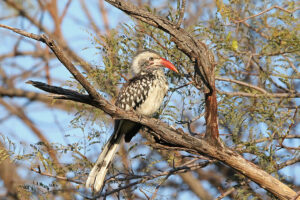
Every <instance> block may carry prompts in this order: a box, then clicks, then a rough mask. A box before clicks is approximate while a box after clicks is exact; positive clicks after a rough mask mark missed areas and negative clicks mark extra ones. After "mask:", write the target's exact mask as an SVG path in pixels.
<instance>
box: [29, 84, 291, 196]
mask: <svg viewBox="0 0 300 200" xmlns="http://www.w3.org/2000/svg"><path fill="white" fill-rule="evenodd" d="M29 83H31V84H33V85H34V86H35V87H38V88H40V89H42V90H45V91H48V92H51V93H54V94H59V95H61V96H57V97H56V98H59V99H71V100H75V101H78V102H82V103H86V104H89V105H92V106H95V107H97V108H99V109H101V110H103V111H105V112H106V113H108V114H110V115H111V116H112V117H114V118H122V119H128V120H131V121H134V122H138V123H141V124H144V125H146V126H148V127H149V128H151V129H152V130H153V131H154V132H152V131H151V132H150V133H151V134H153V135H154V136H155V137H157V138H159V139H160V140H161V141H162V142H164V143H167V144H170V145H173V146H178V147H183V148H184V149H185V150H186V151H187V152H190V153H198V154H200V155H206V156H209V157H211V158H214V159H217V160H219V161H221V162H223V163H225V164H227V165H229V166H230V167H232V168H234V169H236V170H237V171H238V172H240V173H241V174H243V175H245V176H247V177H248V178H250V179H251V180H252V181H254V182H256V183H257V184H259V185H261V187H263V188H264V189H266V190H268V191H270V192H271V193H273V194H274V195H276V196H277V197H279V198H280V199H289V198H292V197H294V196H295V195H296V192H295V191H293V190H292V189H290V188H289V187H288V186H286V185H285V184H283V183H282V182H280V181H279V180H277V179H276V178H274V177H273V176H271V175H269V174H268V173H266V172H265V171H264V170H262V169H260V168H259V167H257V166H256V165H254V164H253V163H251V162H249V161H247V160H245V159H244V158H243V157H242V156H241V155H239V154H238V153H236V152H234V151H232V150H231V149H229V148H227V147H223V148H222V149H221V148H219V147H217V146H214V145H211V144H210V143H208V142H207V141H205V140H203V139H200V138H197V137H193V136H191V135H189V134H187V133H185V132H183V131H182V130H181V129H174V128H172V127H170V126H168V125H167V124H165V123H163V122H161V121H160V120H157V119H153V118H148V117H145V116H140V115H137V114H136V113H134V112H132V111H131V112H128V111H124V110H122V109H120V108H118V107H116V106H114V105H112V104H110V103H109V102H107V101H106V100H104V99H103V100H102V101H100V102H98V101H97V100H94V99H92V98H90V97H89V95H84V94H80V93H78V92H75V91H72V90H67V89H62V88H59V87H54V86H49V85H47V84H43V83H40V82H35V81H31V82H29ZM64 93H65V94H64Z"/></svg>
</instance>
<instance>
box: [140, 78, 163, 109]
mask: <svg viewBox="0 0 300 200" xmlns="http://www.w3.org/2000/svg"><path fill="white" fill-rule="evenodd" d="M167 90H168V85H167V84H166V82H165V81H162V80H159V79H158V80H155V81H154V82H153V85H152V87H150V89H149V93H148V97H147V99H146V100H145V102H144V103H142V104H141V105H140V107H139V108H137V110H136V111H137V112H138V113H140V114H142V115H152V114H154V113H155V112H156V111H157V110H158V109H159V107H160V105H161V103H162V101H163V99H164V97H165V95H166V93H167Z"/></svg>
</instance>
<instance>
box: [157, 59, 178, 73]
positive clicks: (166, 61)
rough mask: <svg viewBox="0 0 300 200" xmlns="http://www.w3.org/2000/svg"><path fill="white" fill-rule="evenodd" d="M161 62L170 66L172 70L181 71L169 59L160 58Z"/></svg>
mask: <svg viewBox="0 0 300 200" xmlns="http://www.w3.org/2000/svg"><path fill="white" fill-rule="evenodd" d="M160 64H161V65H163V66H165V67H167V68H169V69H170V70H172V71H174V72H176V73H179V72H178V70H177V69H176V67H175V66H174V65H173V64H172V63H171V62H170V61H168V60H166V59H164V58H160Z"/></svg>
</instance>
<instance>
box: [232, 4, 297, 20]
mask: <svg viewBox="0 0 300 200" xmlns="http://www.w3.org/2000/svg"><path fill="white" fill-rule="evenodd" d="M274 8H277V9H279V10H282V11H284V12H287V13H289V14H293V13H294V12H295V11H297V10H299V9H300V8H295V9H293V10H286V9H284V8H282V7H279V6H277V5H275V6H272V7H270V8H268V9H266V10H264V11H262V12H260V13H257V14H255V15H251V16H249V17H246V18H245V19H241V20H236V21H235V23H241V22H244V21H247V20H248V19H251V18H254V17H257V16H259V15H262V14H264V13H266V12H269V11H270V10H272V9H274Z"/></svg>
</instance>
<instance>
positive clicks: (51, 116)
mask: <svg viewBox="0 0 300 200" xmlns="http://www.w3.org/2000/svg"><path fill="white" fill-rule="evenodd" d="M58 2H59V8H60V10H62V8H63V6H64V3H65V1H58ZM91 2H95V1H91ZM156 2H157V1H156ZM93 5H94V4H93V3H88V4H87V6H88V7H89V9H90V10H91V14H92V15H94V17H95V19H96V22H97V23H98V25H99V26H100V27H103V23H102V18H101V16H97V14H98V13H99V12H98V10H97V7H96V6H93ZM0 6H1V4H0ZM105 6H106V8H107V11H108V14H109V21H110V24H109V25H110V28H117V27H118V24H120V23H122V22H128V21H130V18H129V17H128V16H126V15H125V14H123V13H122V12H121V11H119V10H118V9H116V8H114V7H112V6H109V5H108V4H106V3H105ZM0 10H1V7H0ZM69 10H70V11H71V12H69V13H68V14H67V17H66V18H65V20H64V21H63V26H62V27H63V29H62V31H63V35H64V36H65V39H66V40H67V41H68V42H69V44H70V47H71V48H72V49H76V51H77V52H78V54H79V55H80V56H81V57H82V58H84V59H85V60H86V61H88V62H89V63H91V64H92V65H96V64H99V63H100V62H101V57H100V56H99V55H98V54H97V53H98V51H97V49H95V48H94V44H93V39H92V37H91V35H90V32H91V30H87V29H86V26H85V25H84V24H86V23H87V22H86V21H84V19H85V18H86V17H85V16H84V14H83V13H82V12H81V6H80V3H79V1H78V0H74V1H72V3H71V5H70V9H69ZM1 23H3V24H6V25H9V26H13V27H16V28H21V29H23V28H25V29H26V30H27V31H29V32H32V33H36V34H39V32H38V30H36V29H35V28H32V27H30V26H29V24H28V22H27V21H24V20H6V21H2V22H1ZM43 23H44V24H47V27H49V29H51V28H52V27H51V26H52V25H51V21H50V20H49V16H47V15H46V16H44V20H43ZM8 32H9V31H7V30H3V29H0V36H1V37H2V39H1V41H0V53H3V52H9V51H10V50H11V48H7V47H12V44H14V42H15V39H16V38H17V37H15V34H14V33H11V32H9V34H7V33H8ZM29 48H30V45H28V43H26V42H22V43H21V45H20V49H27V50H28V49H29ZM11 61H12V60H10V62H11ZM13 62H16V63H18V64H21V65H22V66H24V67H26V66H27V68H28V70H35V69H34V68H33V69H32V66H33V65H34V61H33V60H32V59H31V58H29V57H21V58H16V59H14V60H13ZM53 65H55V66H56V67H55V68H54V69H52V70H51V74H55V77H58V78H60V80H62V81H67V80H72V77H71V75H70V73H69V72H68V71H67V70H66V69H65V68H64V67H63V66H62V65H61V64H60V63H59V62H58V61H53V63H52V66H53ZM0 67H5V68H6V69H5V70H6V71H8V72H9V73H10V75H13V74H16V73H17V71H16V70H14V69H9V68H8V67H9V65H7V64H6V63H2V65H1V66H0ZM27 80H37V81H43V82H45V80H43V79H36V78H34V77H28V79H26V80H24V81H23V82H22V81H18V83H19V84H18V85H16V88H22V89H25V90H28V91H35V92H41V91H40V90H37V89H35V88H33V86H31V85H28V84H25V82H26V81H27ZM58 86H61V85H58ZM13 102H15V103H16V104H18V105H27V104H28V102H27V101H26V100H25V99H14V100H13ZM26 111H27V113H26V114H28V116H29V117H30V118H31V119H32V120H33V121H34V122H35V123H36V125H38V127H39V129H40V130H42V132H43V133H44V134H45V135H46V137H47V138H48V139H49V141H50V142H54V143H63V144H65V145H66V144H68V143H76V142H78V143H82V142H84V140H85V137H86V135H84V134H83V132H82V130H81V129H80V128H74V127H73V126H72V125H71V121H72V120H73V119H74V114H73V113H67V112H64V111H59V110H54V109H45V107H44V106H43V104H42V103H31V104H30V103H29V105H27V106H26ZM2 119H5V121H3V120H2ZM0 122H1V124H0V127H1V130H2V131H1V132H0V133H1V134H3V135H4V136H7V137H9V139H11V140H13V141H17V142H20V141H22V142H23V143H25V144H26V145H25V148H24V149H16V151H17V152H23V151H25V152H30V151H31V147H30V146H29V144H30V143H35V142H38V141H39V140H38V138H37V137H36V136H35V135H34V134H33V133H32V131H31V130H29V129H28V127H27V126H25V125H24V124H23V122H22V121H20V120H19V119H17V118H16V117H14V116H10V115H8V113H7V112H5V110H4V109H3V108H2V107H0ZM53 124H59V126H53ZM89 126H90V124H89ZM92 128H94V129H99V128H100V127H99V125H98V124H97V123H95V124H93V125H92V127H88V129H92ZM262 129H263V127H262ZM85 134H86V133H85ZM66 135H71V136H73V137H65V136H66ZM108 137H109V135H108ZM108 137H107V138H108ZM296 145H297V144H296ZM98 153H100V147H98V148H97V146H95V145H94V149H91V151H90V153H88V155H89V158H90V160H95V159H96V155H97V154H98ZM281 171H282V172H284V173H287V174H290V175H291V176H296V174H300V166H299V165H298V166H297V168H296V170H293V171H292V170H289V167H286V168H284V169H283V170H281ZM20 175H21V176H23V177H26V172H25V171H23V170H22V171H20ZM172 179H174V180H176V181H179V180H178V177H175V176H173V177H172ZM298 184H300V178H299V179H298ZM0 186H1V185H0ZM204 186H205V187H206V189H210V188H209V185H208V184H204ZM163 191H164V193H163V194H162V199H164V198H165V199H168V197H169V196H170V194H171V193H172V192H173V191H171V190H163ZM0 193H1V190H0ZM215 194H216V195H217V193H215ZM78 198H80V197H78ZM181 199H190V200H193V199H197V198H196V196H194V195H193V194H191V193H186V192H183V193H182V194H181Z"/></svg>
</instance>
